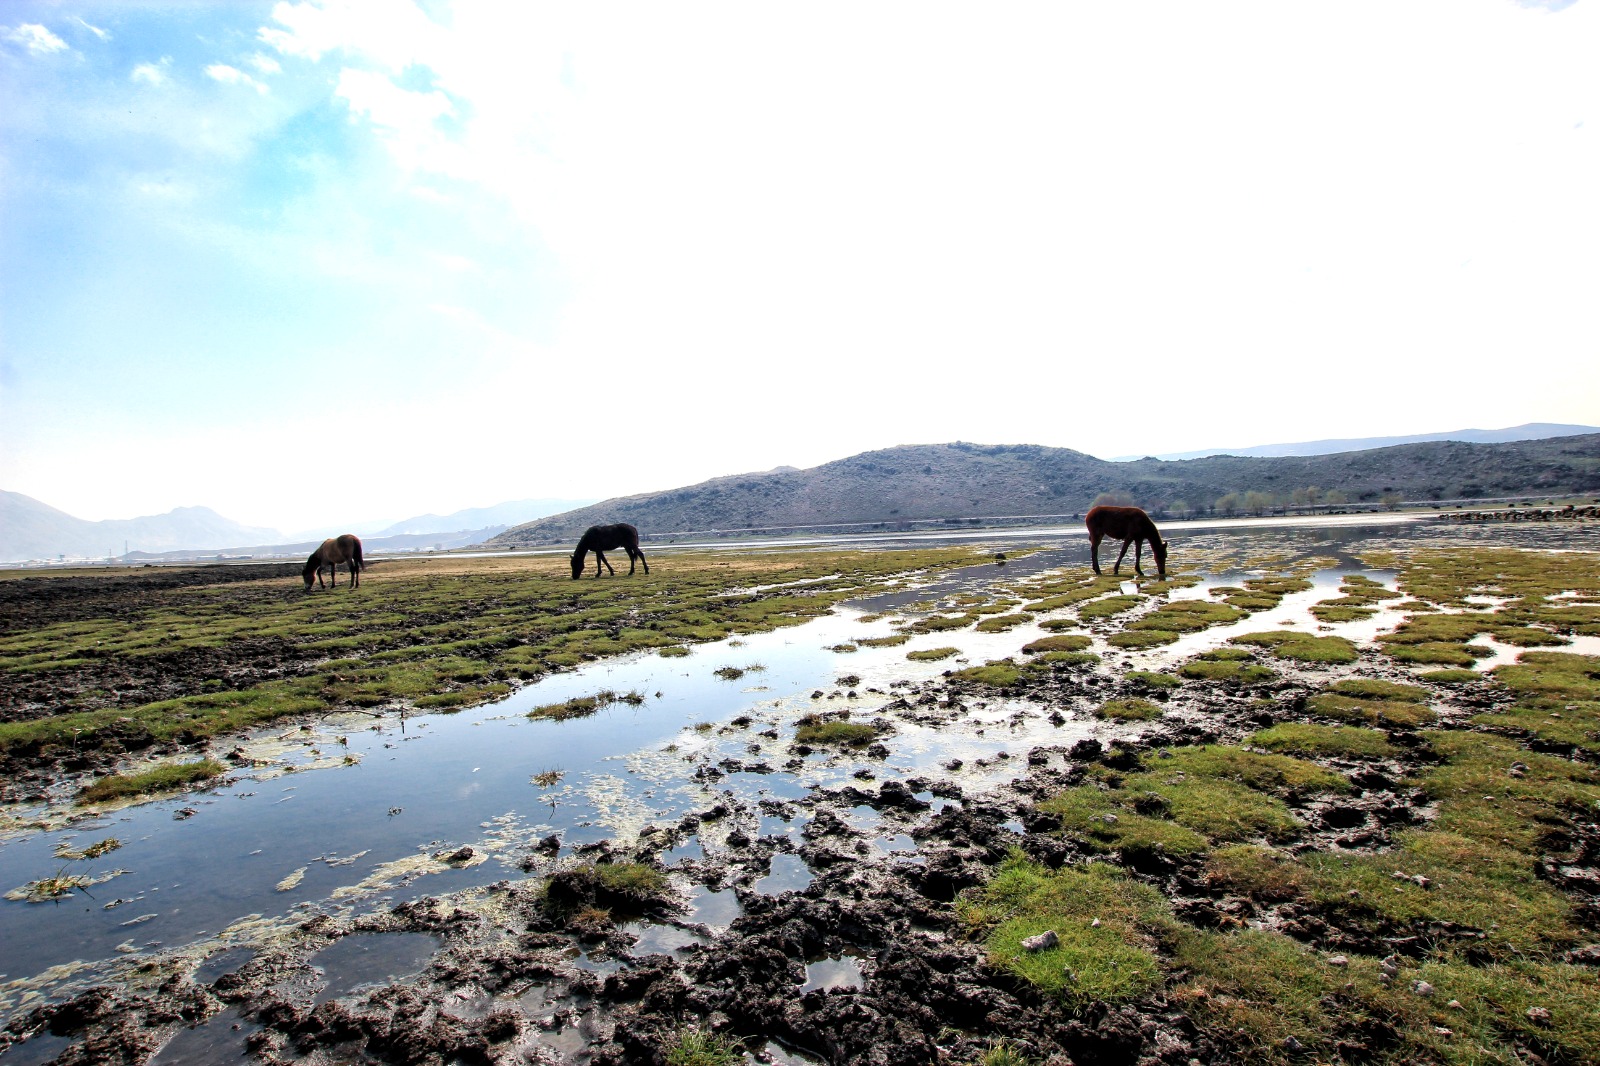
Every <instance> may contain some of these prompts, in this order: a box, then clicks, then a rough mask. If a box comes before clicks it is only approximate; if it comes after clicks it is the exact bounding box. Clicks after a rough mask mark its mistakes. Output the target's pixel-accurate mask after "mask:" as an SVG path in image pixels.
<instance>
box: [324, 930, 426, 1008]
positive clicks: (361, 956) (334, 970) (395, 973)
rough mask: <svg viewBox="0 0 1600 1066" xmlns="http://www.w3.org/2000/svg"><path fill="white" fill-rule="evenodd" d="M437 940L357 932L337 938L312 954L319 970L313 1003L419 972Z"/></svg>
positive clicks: (424, 937)
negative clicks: (320, 980)
mask: <svg viewBox="0 0 1600 1066" xmlns="http://www.w3.org/2000/svg"><path fill="white" fill-rule="evenodd" d="M439 947H440V942H439V940H438V939H437V938H436V937H432V936H429V935H428V934H426V933H356V934H354V935H352V936H347V937H345V938H344V939H342V940H336V941H334V942H333V943H332V944H329V945H328V946H327V947H325V948H323V949H322V950H321V951H319V952H317V953H316V954H315V955H313V956H312V957H311V965H313V966H315V967H317V968H318V969H320V970H321V971H322V977H323V981H324V984H323V989H322V991H321V992H318V993H317V996H316V999H315V1000H314V1002H316V1003H326V1002H328V1001H329V1000H332V999H340V998H343V997H344V996H350V995H354V994H355V993H357V992H360V991H362V990H364V989H368V988H376V987H379V986H381V985H385V984H388V983H389V982H390V981H393V980H394V979H395V978H398V977H410V976H411V975H412V974H416V973H420V972H421V971H422V970H423V969H424V968H425V967H426V966H427V965H428V960H429V959H430V958H432V957H433V953H434V952H435V951H437V950H439Z"/></svg>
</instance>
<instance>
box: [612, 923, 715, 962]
mask: <svg viewBox="0 0 1600 1066" xmlns="http://www.w3.org/2000/svg"><path fill="white" fill-rule="evenodd" d="M622 928H623V929H625V930H626V931H628V932H630V933H632V934H633V935H634V936H635V937H637V938H638V940H637V941H636V942H635V943H634V945H633V947H631V948H629V949H628V954H629V955H632V956H633V957H634V958H641V957H643V956H645V955H675V954H677V953H678V952H679V951H681V950H682V949H684V948H686V947H690V946H692V945H695V944H704V943H706V938H705V937H704V936H702V935H701V934H699V933H696V932H694V931H693V930H689V929H679V928H678V927H677V926H675V925H659V924H656V923H654V922H639V923H624V924H623V926H622Z"/></svg>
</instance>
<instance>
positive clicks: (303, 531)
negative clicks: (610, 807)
mask: <svg viewBox="0 0 1600 1066" xmlns="http://www.w3.org/2000/svg"><path fill="white" fill-rule="evenodd" d="M1535 424H1537V425H1549V424H1550V423H1535ZM1516 428H1520V427H1515V426H1504V427H1495V428H1494V429H1489V430H1484V429H1481V428H1479V427H1471V428H1466V427H1464V428H1463V429H1460V430H1439V431H1436V433H1435V434H1422V436H1431V437H1434V438H1435V439H1445V435H1447V434H1451V433H1460V432H1498V431H1502V430H1508V429H1516ZM1569 428H1576V429H1580V430H1593V431H1596V432H1600V427H1591V426H1574V427H1569ZM1391 436H1395V435H1392V434H1391V435H1385V436H1383V437H1378V438H1372V439H1374V440H1387V439H1389V437H1391ZM1340 440H1342V438H1341V439H1340ZM924 443H929V444H932V443H954V442H932V441H929V442H924ZM968 443H972V444H978V445H985V446H987V445H998V444H1034V443H1036V442H1033V441H969V442H968ZM1322 443H1331V441H1327V440H1324V441H1277V442H1272V443H1269V444H1254V445H1244V446H1240V447H1237V448H1235V449H1233V450H1231V451H1230V450H1229V449H1227V448H1216V449H1190V450H1189V451H1188V452H1185V453H1181V457H1193V456H1200V455H1217V454H1223V455H1226V454H1245V453H1248V452H1251V451H1253V450H1265V449H1273V448H1282V449H1292V448H1295V447H1297V446H1300V445H1307V444H1322ZM888 447H898V445H889V446H888ZM874 450H876V449H874ZM1073 450H1076V451H1081V450H1082V449H1073ZM857 454H858V453H857ZM1085 454H1089V453H1085ZM1281 454H1284V455H1297V454H1318V453H1301V452H1295V451H1286V452H1283V453H1281ZM845 458H849V456H842V455H841V456H836V457H834V458H831V459H827V460H824V461H823V462H821V463H818V464H815V465H816V466H825V465H827V463H830V462H836V461H838V460H839V459H845ZM1093 458H1097V459H1101V460H1103V461H1105V462H1111V463H1120V462H1133V461H1136V460H1138V459H1140V458H1146V457H1145V456H1117V457H1108V456H1093ZM1155 458H1171V457H1162V456H1156V457H1155ZM1180 461H1181V460H1180ZM795 469H802V468H799V467H795V466H794V465H793V464H779V465H778V466H776V467H773V468H770V470H765V471H759V470H729V471H724V472H721V473H716V474H713V475H711V477H710V478H708V479H704V480H714V479H717V478H724V477H737V476H740V475H743V474H761V473H770V472H772V471H773V470H795ZM804 469H812V468H811V467H807V468H804ZM685 484H688V483H685ZM682 487H685V485H684V484H674V485H659V486H656V487H654V488H651V489H646V490H643V492H644V494H649V493H652V492H666V491H670V490H672V489H676V488H682ZM3 488H4V486H0V489H3ZM11 491H15V490H11ZM23 495H30V494H27V493H24V494H23ZM633 495H637V494H633ZM30 498H32V499H35V500H37V501H38V502H40V503H43V504H45V505H47V506H54V504H52V503H51V501H49V500H45V499H39V498H38V497H33V496H31V495H30ZM612 498H615V497H604V498H592V499H589V500H582V499H570V500H565V501H561V500H555V499H541V500H530V501H526V502H536V503H557V502H564V503H567V504H571V507H567V508H563V510H571V509H575V508H577V507H582V506H588V505H589V504H591V503H599V502H603V499H612ZM517 502H524V501H517V500H509V499H503V500H495V501H492V502H487V503H485V502H483V501H479V502H477V503H473V504H469V505H468V506H466V507H463V508H458V509H457V510H455V511H451V512H448V513H447V514H458V513H462V512H470V511H485V510H492V509H494V508H497V507H503V506H506V505H508V504H511V503H517ZM191 507H200V508H205V509H208V510H211V511H213V513H216V514H218V515H220V516H221V517H222V518H225V519H229V520H230V521H237V519H235V518H234V516H232V515H229V514H226V513H223V512H221V511H218V510H217V509H216V508H214V507H211V506H210V505H209V504H207V503H205V502H204V501H196V502H193V503H188V504H180V505H178V507H177V508H168V509H166V510H165V511H152V512H147V513H140V514H136V515H111V516H108V519H107V520H111V521H117V520H129V519H137V518H153V517H160V516H161V515H164V514H168V513H171V512H172V511H173V510H177V509H183V508H191ZM56 509H57V510H62V509H61V508H59V507H58V508H56ZM550 513H560V512H559V511H557V512H550ZM426 515H434V516H436V517H446V516H445V515H438V513H437V512H428V511H418V510H411V511H409V512H407V513H405V514H402V515H391V516H380V517H371V518H352V517H349V516H345V517H342V518H338V519H331V520H327V521H321V522H315V523H312V524H311V525H308V526H302V527H299V528H296V529H282V528H277V529H276V531H277V532H278V533H280V534H282V536H283V539H284V541H285V542H293V541H297V540H301V539H305V538H307V537H320V536H324V535H328V534H330V533H331V532H332V531H335V530H340V531H348V532H355V533H359V534H360V535H362V536H369V535H373V534H374V533H377V532H382V531H386V530H387V529H388V528H389V527H391V526H393V525H395V524H397V523H402V522H406V521H410V520H411V519H414V518H419V517H423V516H426ZM72 517H74V518H80V517H81V516H79V515H72ZM90 521H96V520H90ZM240 524H241V525H254V523H240ZM488 524H489V525H493V524H496V523H488ZM265 528H275V527H265ZM466 528H482V527H476V526H473V527H466Z"/></svg>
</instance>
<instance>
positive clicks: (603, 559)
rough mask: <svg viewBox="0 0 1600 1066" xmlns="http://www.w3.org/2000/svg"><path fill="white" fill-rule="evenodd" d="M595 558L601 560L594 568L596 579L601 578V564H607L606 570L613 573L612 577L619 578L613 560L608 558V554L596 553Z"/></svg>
mask: <svg viewBox="0 0 1600 1066" xmlns="http://www.w3.org/2000/svg"><path fill="white" fill-rule="evenodd" d="M594 557H595V558H596V559H598V560H599V562H598V563H596V564H595V568H594V576H595V577H599V576H600V563H605V564H606V569H607V570H610V571H611V576H612V577H616V576H617V571H616V568H615V567H613V566H612V565H611V560H610V559H607V558H606V553H605V552H603V551H597V552H595V553H594Z"/></svg>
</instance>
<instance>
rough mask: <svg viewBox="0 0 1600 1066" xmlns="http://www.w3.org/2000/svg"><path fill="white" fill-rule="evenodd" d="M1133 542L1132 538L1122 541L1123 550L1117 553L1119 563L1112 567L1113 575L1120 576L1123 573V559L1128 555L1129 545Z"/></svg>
mask: <svg viewBox="0 0 1600 1066" xmlns="http://www.w3.org/2000/svg"><path fill="white" fill-rule="evenodd" d="M1132 543H1133V541H1131V540H1125V541H1123V542H1122V550H1121V551H1120V552H1118V553H1117V565H1116V566H1113V567H1112V568H1111V573H1112V575H1113V576H1120V575H1121V574H1122V560H1123V559H1124V558H1126V557H1127V555H1128V545H1130V544H1132Z"/></svg>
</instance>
